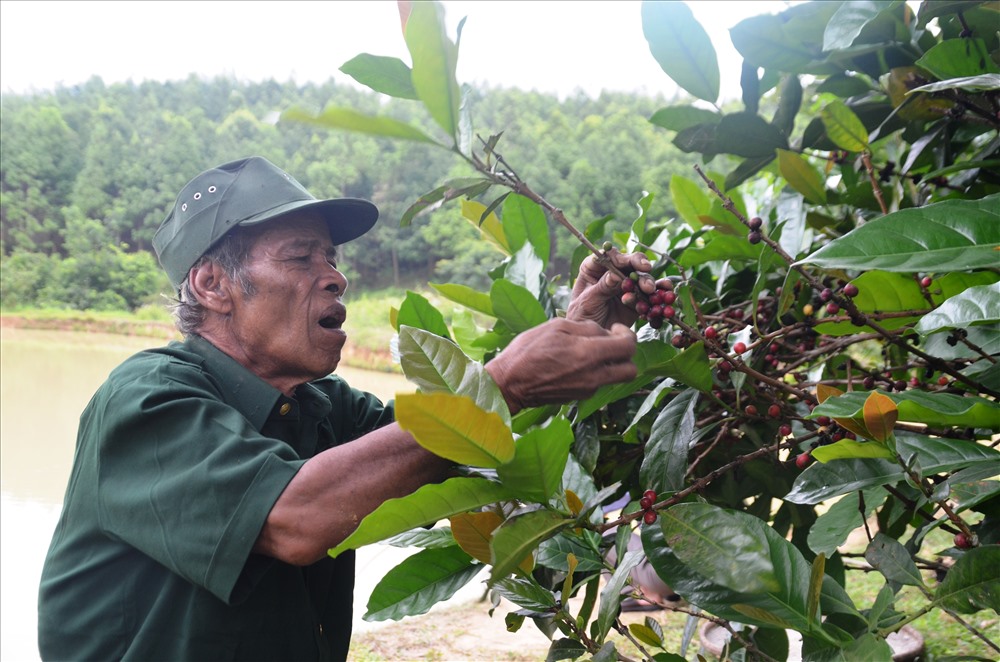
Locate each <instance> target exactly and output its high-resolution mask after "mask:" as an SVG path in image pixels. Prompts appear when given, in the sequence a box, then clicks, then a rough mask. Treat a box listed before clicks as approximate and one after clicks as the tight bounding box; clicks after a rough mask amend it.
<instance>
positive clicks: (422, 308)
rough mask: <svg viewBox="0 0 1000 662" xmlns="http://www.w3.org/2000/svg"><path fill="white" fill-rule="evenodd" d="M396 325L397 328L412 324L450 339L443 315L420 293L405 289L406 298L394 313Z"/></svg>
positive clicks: (414, 326)
mask: <svg viewBox="0 0 1000 662" xmlns="http://www.w3.org/2000/svg"><path fill="white" fill-rule="evenodd" d="M396 325H397V327H398V328H402V327H403V326H412V327H413V328H416V329H423V330H424V331H428V332H430V333H433V334H435V335H438V336H441V337H442V338H448V339H449V340H450V339H451V333H449V332H448V325H447V324H445V322H444V315H442V314H441V311H439V310H438V309H437V308H435V307H434V306H433V305H432V304H431V302H430V301H428V300H427V299H426V298H425V297H424V296H423V295H422V294H418V293H416V292H411V291H409V290H407V292H406V298H405V299H403V303H401V304H400V306H399V312H398V313H397V314H396Z"/></svg>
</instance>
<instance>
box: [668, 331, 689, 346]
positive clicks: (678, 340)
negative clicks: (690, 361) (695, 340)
mask: <svg viewBox="0 0 1000 662" xmlns="http://www.w3.org/2000/svg"><path fill="white" fill-rule="evenodd" d="M670 344H671V345H673V346H674V347H676V348H677V349H681V348H682V347H684V345H686V344H687V343H685V342H684V336H682V335H681V334H679V333H678V334H677V335H676V336H674V337H672V338H671V339H670Z"/></svg>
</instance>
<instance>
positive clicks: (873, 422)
mask: <svg viewBox="0 0 1000 662" xmlns="http://www.w3.org/2000/svg"><path fill="white" fill-rule="evenodd" d="M862 414H863V416H864V420H865V427H866V428H867V429H868V436H869V437H870V438H871V439H874V440H875V441H886V440H887V439H888V438H889V437H891V436H892V429H893V428H894V427H895V426H896V421H897V420H898V418H899V410H897V409H896V403H895V402H893V401H892V400H891V399H890V398H887V397H886V396H885V395H883V394H881V393H879V392H878V391H872V392H871V393H869V394H868V397H867V398H865V404H864V406H863V407H862Z"/></svg>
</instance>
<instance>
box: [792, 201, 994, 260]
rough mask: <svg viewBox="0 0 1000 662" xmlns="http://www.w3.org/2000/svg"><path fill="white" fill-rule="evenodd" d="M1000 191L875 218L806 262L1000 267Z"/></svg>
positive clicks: (811, 256)
mask: <svg viewBox="0 0 1000 662" xmlns="http://www.w3.org/2000/svg"><path fill="white" fill-rule="evenodd" d="M998 250H1000V194H993V195H990V196H987V197H985V198H982V199H979V200H945V201H944V202H938V203H935V204H932V205H927V206H926V207H919V208H913V209H902V210H900V211H897V212H893V213H891V214H888V215H886V216H884V217H882V218H880V219H877V220H875V221H871V222H869V223H866V224H864V225H862V226H861V227H859V228H856V229H855V230H852V231H851V232H849V233H848V234H846V235H844V236H843V237H841V238H839V239H835V240H834V241H832V242H830V243H829V244H827V245H826V246H823V247H822V248H820V249H819V250H818V251H816V252H815V253H813V254H812V255H810V256H809V257H807V258H805V259H804V260H800V261H799V264H814V265H817V266H819V267H823V268H826V269H866V270H867V269H884V270H886V271H900V272H904V273H911V272H917V271H932V272H942V271H953V270H956V271H964V270H967V269H977V268H983V267H992V266H996V263H997V255H998Z"/></svg>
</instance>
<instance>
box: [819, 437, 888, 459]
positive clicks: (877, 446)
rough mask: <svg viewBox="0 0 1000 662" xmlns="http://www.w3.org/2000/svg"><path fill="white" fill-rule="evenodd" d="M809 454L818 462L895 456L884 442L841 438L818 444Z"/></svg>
mask: <svg viewBox="0 0 1000 662" xmlns="http://www.w3.org/2000/svg"><path fill="white" fill-rule="evenodd" d="M811 454H812V456H813V457H814V458H816V459H817V460H819V461H820V462H829V461H831V460H843V459H851V458H859V457H883V458H886V459H888V460H891V459H892V458H894V457H895V455H893V453H892V451H891V450H889V447H888V446H886V445H885V444H881V443H878V442H875V441H855V440H853V439H841V440H840V441H838V442H835V443H832V444H828V445H826V446H819V447H818V448H814V449H813V450H812V453H811Z"/></svg>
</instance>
